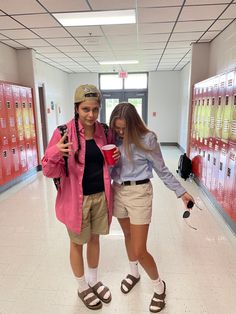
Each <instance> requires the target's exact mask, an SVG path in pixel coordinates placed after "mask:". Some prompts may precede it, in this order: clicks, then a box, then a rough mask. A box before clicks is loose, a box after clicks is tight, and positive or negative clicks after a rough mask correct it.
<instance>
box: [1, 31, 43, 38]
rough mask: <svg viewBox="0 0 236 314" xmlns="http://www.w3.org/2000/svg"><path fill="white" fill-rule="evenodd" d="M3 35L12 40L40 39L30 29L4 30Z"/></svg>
mask: <svg viewBox="0 0 236 314" xmlns="http://www.w3.org/2000/svg"><path fill="white" fill-rule="evenodd" d="M1 33H2V34H3V35H5V36H8V37H10V38H11V39H28V38H31V39H33V38H39V37H38V36H37V35H35V34H34V33H33V32H31V31H29V30H28V29H14V30H2V31H1Z"/></svg>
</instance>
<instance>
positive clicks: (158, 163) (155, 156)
mask: <svg viewBox="0 0 236 314" xmlns="http://www.w3.org/2000/svg"><path fill="white" fill-rule="evenodd" d="M145 142H146V143H145V144H146V147H148V148H150V149H151V151H150V152H148V153H147V158H148V160H149V161H150V163H151V164H152V167H153V169H154V170H155V172H156V173H157V175H158V177H159V178H160V179H161V180H162V182H163V183H164V184H165V185H166V186H167V187H168V188H169V189H170V190H172V191H174V192H175V194H176V196H177V197H180V196H181V195H183V194H184V193H185V192H186V189H185V188H184V187H183V186H182V185H181V184H180V182H179V181H178V180H177V179H176V178H175V176H174V175H173V174H172V173H171V172H170V170H169V169H168V167H167V166H166V165H165V162H164V159H163V157H162V153H161V148H160V145H159V143H158V141H157V137H156V135H155V134H154V133H148V136H147V137H146V141H145Z"/></svg>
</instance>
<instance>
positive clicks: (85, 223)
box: [67, 192, 109, 244]
mask: <svg viewBox="0 0 236 314" xmlns="http://www.w3.org/2000/svg"><path fill="white" fill-rule="evenodd" d="M82 210H83V220H82V227H81V232H80V234H78V233H75V232H73V231H71V230H69V229H67V231H68V233H69V236H70V239H71V241H72V242H74V243H76V244H85V243H87V242H88V241H89V239H90V237H91V234H108V233H109V226H108V208H107V202H106V196H105V193H104V192H100V193H96V194H91V195H85V196H84V200H83V209H82Z"/></svg>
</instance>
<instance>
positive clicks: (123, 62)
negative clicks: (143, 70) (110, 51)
mask: <svg viewBox="0 0 236 314" xmlns="http://www.w3.org/2000/svg"><path fill="white" fill-rule="evenodd" d="M99 63H100V64H101V65H105V64H137V63H139V61H137V60H124V61H100V62H99Z"/></svg>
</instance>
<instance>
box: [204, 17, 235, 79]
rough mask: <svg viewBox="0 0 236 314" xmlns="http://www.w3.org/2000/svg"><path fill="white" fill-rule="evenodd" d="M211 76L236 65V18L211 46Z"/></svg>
mask: <svg viewBox="0 0 236 314" xmlns="http://www.w3.org/2000/svg"><path fill="white" fill-rule="evenodd" d="M209 61H210V62H209V77H211V76H214V75H216V74H219V73H223V72H228V71H230V70H232V69H234V68H235V67H236V20H235V21H234V22H233V23H232V24H231V25H230V26H229V27H227V28H226V30H225V31H224V32H223V33H221V34H220V35H219V36H218V37H217V38H216V39H215V40H214V41H213V42H212V43H211V46H210V58H209Z"/></svg>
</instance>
